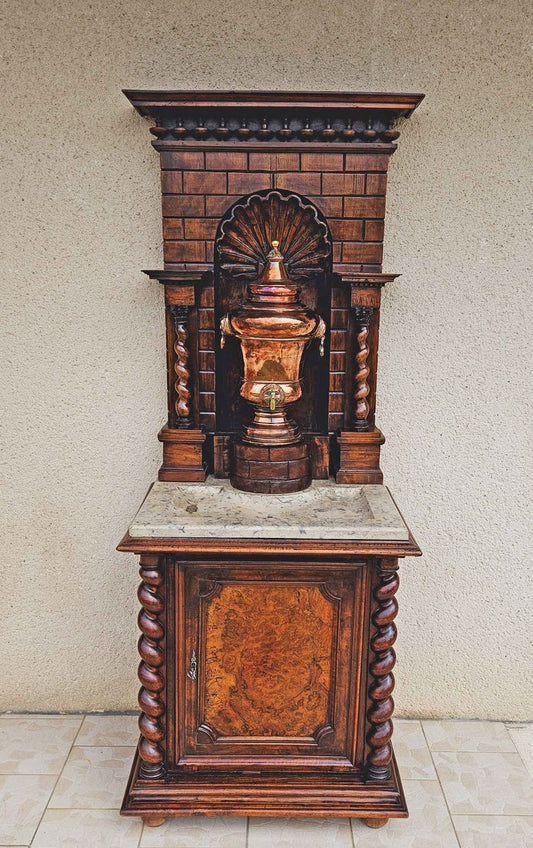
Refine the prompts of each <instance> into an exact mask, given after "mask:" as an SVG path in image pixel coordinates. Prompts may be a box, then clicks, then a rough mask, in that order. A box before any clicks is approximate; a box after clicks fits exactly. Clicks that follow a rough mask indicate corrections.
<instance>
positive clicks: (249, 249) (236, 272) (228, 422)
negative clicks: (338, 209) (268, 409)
mask: <svg viewBox="0 0 533 848" xmlns="http://www.w3.org/2000/svg"><path fill="white" fill-rule="evenodd" d="M273 240H277V241H278V242H279V249H280V251H281V252H282V254H283V256H284V258H285V265H286V268H287V271H288V273H289V276H290V277H291V278H292V279H294V280H295V281H296V282H298V284H299V285H300V287H301V290H302V294H301V299H302V301H303V303H305V304H306V306H308V307H309V308H310V309H313V310H314V311H315V312H318V313H319V315H321V316H322V318H323V319H324V321H325V322H326V326H327V335H326V356H324V357H320V356H319V352H318V345H310V346H309V348H308V349H307V350H306V351H305V354H304V359H303V363H302V386H303V393H302V397H301V398H300V399H299V400H298V401H296V403H294V404H291V408H290V416H291V418H293V419H294V420H295V421H296V422H297V424H298V425H299V427H300V429H301V430H302V431H303V432H304V433H320V434H324V435H326V434H327V432H328V409H327V403H328V384H329V366H328V363H329V331H330V306H331V268H332V240H331V234H330V231H329V227H328V224H327V221H326V219H325V218H324V216H323V214H322V213H321V212H320V210H319V209H318V208H317V207H316V206H315V205H314V204H313V203H312V202H311V201H310V200H308V199H307V198H305V197H302V196H301V195H299V194H296V193H294V192H289V191H283V190H282V189H275V190H265V191H257V192H253V193H252V194H249V195H247V196H245V197H242V198H240V199H239V200H238V201H236V203H234V204H233V206H231V207H230V209H228V211H227V212H226V213H225V215H224V216H223V217H222V219H221V221H220V223H219V226H218V230H217V235H216V239H215V268H214V270H215V325H216V328H217V329H216V333H217V337H216V410H217V432H219V433H233V432H236V431H238V430H239V429H240V427H241V426H242V425H243V424H244V423H246V422H248V421H249V419H250V414H251V410H250V406H249V404H247V403H246V401H244V400H243V398H241V396H240V393H239V392H240V385H241V378H242V373H243V363H242V355H241V350H240V346H239V344H238V342H237V340H236V339H234V338H229V339H228V342H227V343H226V345H225V346H224V348H223V349H222V350H221V349H220V331H219V324H220V319H221V317H222V316H223V315H224V314H225V313H226V312H228V311H229V310H231V309H233V308H234V307H235V306H236V305H238V304H239V303H240V302H241V301H242V300H243V299H244V297H245V296H246V287H247V284H248V283H249V282H250V281H251V280H253V279H255V277H256V276H257V275H258V273H260V271H261V270H262V268H263V265H264V263H265V261H266V256H267V254H268V252H269V251H270V249H271V246H272V241H273Z"/></svg>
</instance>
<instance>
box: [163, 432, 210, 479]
mask: <svg viewBox="0 0 533 848" xmlns="http://www.w3.org/2000/svg"><path fill="white" fill-rule="evenodd" d="M157 438H158V439H159V441H160V442H162V443H163V465H162V466H161V468H160V469H159V473H158V475H157V476H158V480H167V481H171V482H177V483H203V481H204V480H205V478H206V477H207V466H206V465H204V461H203V445H204V442H205V433H204V432H202V430H173V429H171V428H170V427H163V429H162V430H160V431H159V433H158V435H157Z"/></svg>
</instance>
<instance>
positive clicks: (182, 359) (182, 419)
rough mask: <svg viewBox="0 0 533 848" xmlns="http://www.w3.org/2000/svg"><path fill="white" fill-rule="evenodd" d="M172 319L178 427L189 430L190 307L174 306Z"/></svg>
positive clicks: (175, 404)
mask: <svg viewBox="0 0 533 848" xmlns="http://www.w3.org/2000/svg"><path fill="white" fill-rule="evenodd" d="M171 312H172V317H173V319H174V331H175V340H174V353H175V360H174V372H175V374H176V380H175V382H174V390H175V393H176V401H175V403H174V409H175V412H176V416H177V427H178V428H184V429H186V428H188V427H191V426H192V424H193V421H192V416H191V391H190V388H189V381H190V379H191V372H190V368H189V358H190V351H189V328H188V322H189V307H188V306H172V307H171Z"/></svg>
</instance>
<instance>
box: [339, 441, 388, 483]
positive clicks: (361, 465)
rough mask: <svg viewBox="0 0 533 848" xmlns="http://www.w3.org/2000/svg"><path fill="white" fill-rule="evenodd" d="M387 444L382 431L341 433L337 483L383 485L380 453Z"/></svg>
mask: <svg viewBox="0 0 533 848" xmlns="http://www.w3.org/2000/svg"><path fill="white" fill-rule="evenodd" d="M384 442H385V436H384V435H383V433H382V432H381V430H377V429H376V430H371V431H370V432H360V433H357V432H352V431H349V432H348V431H344V432H341V431H339V432H338V433H337V446H338V451H339V466H338V470H337V473H336V475H335V481H336V482H337V483H351V484H356V483H361V484H363V483H378V484H381V483H383V474H382V471H381V468H380V467H379V452H380V448H381V445H382V444H383V443H384Z"/></svg>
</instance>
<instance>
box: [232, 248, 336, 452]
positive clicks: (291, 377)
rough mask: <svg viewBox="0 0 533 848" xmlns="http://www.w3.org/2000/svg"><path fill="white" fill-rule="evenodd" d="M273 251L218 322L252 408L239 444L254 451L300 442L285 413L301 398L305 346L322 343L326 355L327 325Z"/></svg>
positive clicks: (296, 430) (295, 428) (244, 395)
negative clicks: (242, 297) (230, 339)
mask: <svg viewBox="0 0 533 848" xmlns="http://www.w3.org/2000/svg"><path fill="white" fill-rule="evenodd" d="M278 246H279V243H278V242H277V241H273V242H272V250H271V251H270V253H269V254H268V256H267V261H266V265H265V267H264V269H263V271H262V273H261V274H260V275H259V277H258V278H257V280H255V281H254V282H253V283H250V285H249V286H248V297H247V299H246V301H245V302H244V304H243V305H242V306H240V307H239V308H237V309H235V310H233V311H232V312H229V313H228V314H226V315H225V316H224V317H223V318H222V320H221V322H220V329H221V333H222V336H221V342H220V343H221V346H222V347H223V346H224V342H225V338H226V336H228V335H233V336H236V338H238V339H239V341H240V344H241V350H242V356H243V360H244V379H243V383H242V386H241V390H240V393H241V395H242V397H244V398H246V400H248V401H250V403H252V404H253V406H254V418H253V421H252V422H251V424H249V425H247V426H246V427H245V428H244V432H243V434H242V441H243V442H247V443H250V444H254V445H267V446H270V445H287V444H294V443H297V442H300V441H302V435H301V433H300V432H299V429H298V427H297V425H296V424H295V422H294V421H291V420H290V419H288V418H287V414H286V409H285V407H286V406H287V404H289V403H293V402H294V401H295V400H298V398H299V397H300V396H301V394H302V386H301V380H300V365H301V361H302V355H303V352H304V350H305V348H306V347H307V345H308V344H309V343H310V342H311V341H312V340H313V339H319V340H320V355H321V356H323V354H324V336H325V332H326V325H325V324H324V321H323V320H322V318H321V317H320V316H319V315H317V314H316V313H315V312H313V311H312V310H311V309H307V307H305V306H304V305H303V304H302V303H301V301H300V287H299V286H298V285H297V284H296V283H295V282H294V281H292V280H291V279H290V278H289V276H288V274H287V270H286V268H285V265H284V263H283V256H282V254H281V253H280V252H279V250H278Z"/></svg>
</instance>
